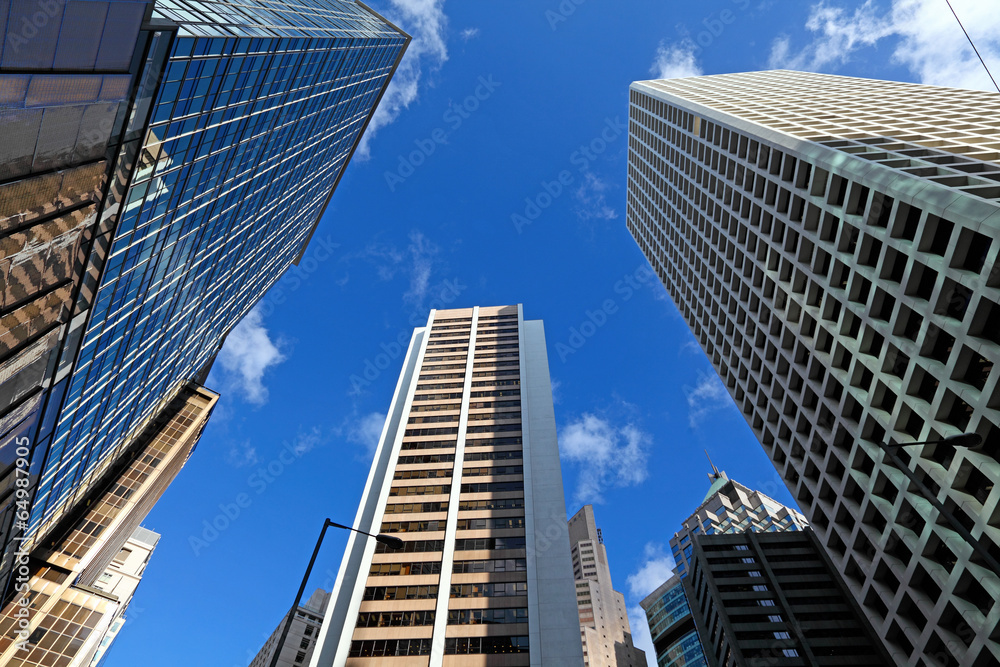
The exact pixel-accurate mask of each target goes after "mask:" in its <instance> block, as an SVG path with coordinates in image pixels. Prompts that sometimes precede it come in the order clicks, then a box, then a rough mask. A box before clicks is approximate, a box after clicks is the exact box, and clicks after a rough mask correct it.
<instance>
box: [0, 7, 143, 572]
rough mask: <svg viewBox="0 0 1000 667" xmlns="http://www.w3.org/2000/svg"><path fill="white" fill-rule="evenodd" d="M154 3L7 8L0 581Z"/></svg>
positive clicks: (62, 372)
mask: <svg viewBox="0 0 1000 667" xmlns="http://www.w3.org/2000/svg"><path fill="white" fill-rule="evenodd" d="M151 6H152V2H133V1H122V0H111V1H110V2H107V3H104V2H99V3H95V2H80V1H76V0H72V1H70V2H53V3H45V6H44V7H42V6H41V5H40V4H38V3H31V2H23V3H21V2H19V3H13V4H11V3H5V4H4V6H3V11H2V12H0V589H2V587H3V583H4V582H5V581H6V579H7V574H9V572H10V566H11V562H12V550H13V548H14V547H15V545H14V544H13V542H12V541H10V539H9V536H10V535H11V533H12V527H13V524H14V522H15V519H16V516H15V515H16V513H17V511H18V506H17V503H16V500H17V498H16V495H15V492H16V489H17V488H18V487H17V486H16V485H15V483H16V481H17V479H18V477H26V478H28V479H30V480H31V482H32V483H34V482H36V481H37V479H38V472H39V469H40V467H41V462H40V461H38V462H36V463H35V465H33V466H31V467H30V468H25V467H23V466H22V467H20V468H19V467H18V466H17V465H16V462H17V459H18V458H23V457H21V456H18V454H17V450H18V448H19V446H29V445H30V443H31V441H32V439H33V438H34V430H35V428H36V427H37V423H38V417H39V414H40V411H41V410H42V408H43V406H44V405H45V404H46V401H47V399H48V397H49V396H50V390H51V389H52V388H53V387H56V388H57V392H56V393H58V388H65V386H66V384H67V383H68V379H67V378H68V376H69V374H70V372H71V371H72V363H70V362H71V360H69V362H67V360H66V359H65V358H64V357H61V355H60V353H61V350H62V349H63V348H64V347H65V346H66V345H67V344H68V345H70V346H72V344H74V343H78V342H79V337H80V334H81V333H82V328H83V325H84V322H85V316H84V317H81V316H80V308H79V307H77V304H81V305H82V304H85V303H86V301H87V299H88V297H89V296H91V295H92V292H93V289H94V286H95V285H96V281H97V279H98V276H99V272H98V271H97V267H96V266H94V265H93V263H91V262H89V261H88V257H89V255H90V253H91V252H92V250H93V248H94V247H95V240H96V239H98V238H99V237H101V235H102V230H101V229H100V225H99V221H100V216H99V213H100V209H101V202H102V199H103V197H104V193H105V191H106V189H107V187H108V183H109V181H111V180H112V178H113V177H114V175H115V174H116V173H118V168H117V166H116V163H115V160H114V156H115V154H116V153H117V151H118V150H119V148H120V146H121V132H120V130H121V127H122V124H123V123H124V120H125V118H126V117H127V114H128V112H129V103H128V102H129V99H130V97H131V95H132V93H133V91H134V88H135V85H136V76H135V74H136V71H137V67H136V66H135V64H134V62H133V60H134V58H133V55H134V54H135V53H136V52H137V51H141V49H142V45H141V44H140V41H141V40H140V28H141V23H142V20H143V16H144V15H145V13H146V12H147V10H149V9H150V7H151ZM41 10H44V11H41ZM43 19H44V20H43ZM64 26H65V28H66V29H65V30H63V29H62V28H63V27H64ZM25 443H28V444H27V445H25Z"/></svg>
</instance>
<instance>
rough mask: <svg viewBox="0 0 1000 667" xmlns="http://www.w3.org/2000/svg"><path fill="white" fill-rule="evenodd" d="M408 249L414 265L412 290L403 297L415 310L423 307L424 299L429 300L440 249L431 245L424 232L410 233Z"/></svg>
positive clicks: (411, 272) (412, 265) (412, 266)
mask: <svg viewBox="0 0 1000 667" xmlns="http://www.w3.org/2000/svg"><path fill="white" fill-rule="evenodd" d="M406 249H407V251H408V253H409V255H410V260H411V261H412V264H411V271H410V289H409V290H407V292H406V293H405V294H404V295H403V300H404V301H407V302H408V303H410V304H411V305H412V306H414V307H415V308H419V307H421V306H422V305H423V303H424V299H425V298H427V288H428V287H429V286H430V281H431V270H432V269H433V263H434V256H435V255H437V254H438V251H439V248H438V247H437V246H436V245H434V244H433V243H431V242H430V241H429V240H428V239H427V237H426V236H424V234H423V232H418V231H413V232H410V245H409V246H407V248H406Z"/></svg>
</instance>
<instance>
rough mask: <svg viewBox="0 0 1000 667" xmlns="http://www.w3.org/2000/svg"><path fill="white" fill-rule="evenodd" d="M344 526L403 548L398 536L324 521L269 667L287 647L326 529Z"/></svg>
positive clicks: (386, 543)
mask: <svg viewBox="0 0 1000 667" xmlns="http://www.w3.org/2000/svg"><path fill="white" fill-rule="evenodd" d="M331 526H332V527H333V528H343V529H344V530H352V531H354V532H355V533H361V534H362V535H367V536H368V537H374V538H375V540H376V541H378V542H380V543H381V544H384V545H386V546H387V547H389V548H390V549H396V550H398V549H402V548H403V540H401V539H399V538H398V537H393V536H392V535H382V534H378V535H372V534H371V533H366V532H365V531H363V530H358V529H357V528H352V527H351V526H345V525H344V524H342V523H336V522H334V521H330V519H327V520H326V521H324V522H323V530H321V531H319V539H318V540H316V547H315V548H314V549H313V553H312V558H310V559H309V565H308V567H306V573H305V575H303V577H302V583H301V584H300V585H299V592H298V593H296V594H295V602H293V603H292V608H291V609H289V610H288V618H287V619H285V627H284V628H282V629H281V637H279V638H278V644H277V645H276V646H275V647H274V655H273V656H271V662H270V663H268V664H269V667H275V665H277V664H278V656H279V655H280V654H281V649H283V648H284V647H285V639H286V638H287V637H288V631H289V630H290V629H291V627H292V621H293V620H294V618H295V610H296V609H298V608H299V602H301V601H302V593H304V592H305V590H306V584H307V583H308V582H309V575H310V574H311V573H312V569H313V565H314V564H315V563H316V556H317V555H319V548H320V546H322V544H323V538H324V537H326V529H327V528H330V527H331Z"/></svg>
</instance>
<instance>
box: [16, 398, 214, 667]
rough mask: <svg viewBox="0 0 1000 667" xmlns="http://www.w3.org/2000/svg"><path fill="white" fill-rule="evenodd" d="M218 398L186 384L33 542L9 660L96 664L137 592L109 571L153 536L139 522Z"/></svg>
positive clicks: (25, 557) (20, 578) (19, 583)
mask: <svg viewBox="0 0 1000 667" xmlns="http://www.w3.org/2000/svg"><path fill="white" fill-rule="evenodd" d="M217 400H218V395H217V394H215V393H213V392H210V391H208V390H207V389H204V388H203V387H200V386H198V385H196V384H193V383H187V384H185V385H184V386H183V387H181V388H180V390H179V391H178V392H177V393H176V394H175V396H174V398H173V400H171V401H169V402H168V403H167V404H166V405H165V406H164V407H163V408H162V409H161V410H160V412H159V413H158V414H157V417H156V418H155V419H153V420H151V421H150V423H149V424H148V425H147V427H146V428H145V429H143V430H142V432H141V433H139V434H137V436H136V437H135V438H134V439H133V442H132V443H131V444H130V446H129V447H128V448H127V449H126V450H125V452H124V454H123V456H122V457H121V458H120V459H118V460H117V461H115V462H114V463H112V464H109V465H108V467H107V468H106V469H105V470H104V471H103V474H102V475H101V477H100V479H99V480H97V481H95V482H94V483H93V484H91V485H89V488H90V491H89V492H88V493H87V494H85V495H84V496H82V497H80V498H79V499H78V500H77V502H76V503H75V505H74V507H73V509H72V510H70V511H69V512H67V513H66V514H65V515H63V516H62V518H61V520H60V521H58V522H56V523H55V524H53V525H47V524H46V525H45V526H44V528H45V531H44V533H39V534H40V535H42V536H43V538H42V539H40V540H39V541H37V542H34V543H33V546H31V547H28V546H25V548H24V550H23V551H22V552H21V553H20V554H19V555H18V558H17V560H16V561H15V565H16V566H15V569H14V582H15V590H16V591H17V593H18V594H17V595H15V597H14V598H13V600H12V601H11V602H10V603H8V604H7V605H6V606H5V607H4V608H3V610H2V611H0V665H5V666H10V667H22V666H23V667H29V666H34V665H40V666H41V665H65V666H67V667H76V666H77V665H80V666H84V665H89V664H90V661H91V658H92V657H93V656H94V654H95V652H96V651H97V650H99V648H100V643H101V641H102V639H103V637H104V635H105V632H106V631H108V630H109V629H110V628H111V623H112V621H113V620H115V619H116V618H118V617H119V616H120V615H121V613H122V611H124V608H125V607H126V606H127V604H128V601H129V599H128V597H130V596H131V593H132V591H131V590H129V589H128V587H127V586H123V587H121V588H117V589H116V588H115V587H110V588H109V586H111V585H113V584H114V583H115V582H114V577H111V578H107V577H106V576H105V575H107V574H108V572H109V571H110V572H112V573H114V571H115V570H121V569H122V566H125V565H126V563H127V562H128V560H129V557H130V556H131V554H130V553H128V552H130V551H131V550H130V549H129V548H128V547H127V544H128V541H129V539H134V538H135V537H136V535H137V534H138V535H140V536H141V535H143V534H142V533H137V530H136V529H138V528H139V523H140V522H141V521H142V520H143V519H144V518H145V517H146V515H147V514H148V513H149V510H150V509H152V507H153V505H154V504H155V503H156V501H157V500H158V499H159V498H160V496H161V495H162V494H163V492H164V491H165V490H166V488H167V486H169V484H170V482H172V481H173V479H174V477H176V475H177V473H178V472H179V471H180V469H181V468H182V467H183V465H184V464H185V463H186V462H187V459H188V457H189V456H190V454H191V451H192V450H193V449H194V446H195V445H196V444H197V442H198V438H199V437H200V436H201V432H202V429H203V428H204V426H205V424H206V423H207V421H208V418H209V416H210V415H211V412H212V408H213V407H214V406H215V403H216V401H217ZM140 530H141V529H140ZM146 532H147V533H148V532H149V531H146ZM147 541H148V537H147ZM25 544H27V543H25ZM133 562H134V561H133ZM132 590H134V589H132ZM126 596H128V597H126Z"/></svg>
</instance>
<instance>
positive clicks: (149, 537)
mask: <svg viewBox="0 0 1000 667" xmlns="http://www.w3.org/2000/svg"><path fill="white" fill-rule="evenodd" d="M159 541H160V535H159V533H155V532H153V531H151V530H149V529H147V528H143V527H142V526H139V527H138V528H136V529H135V531H134V532H133V533H132V535H131V536H130V537H129V538H128V539H127V540H125V544H124V545H123V546H122V548H121V551H119V552H118V555H117V556H115V558H114V560H112V561H111V564H110V565H108V569H106V570H105V571H104V574H102V575H101V576H100V577H98V579H97V581H95V582H94V588H96V589H97V590H100V591H104V592H105V593H107V594H108V595H110V596H114V597H116V598H117V599H118V606H117V608H116V609H115V612H114V614H113V615H112V617H111V620H110V622H108V623H107V630H106V631H105V632H104V636H103V637H101V638H100V640H99V641H98V642H97V645H96V646H94V647H93V649H92V650H91V651H90V652H88V654H85V655H84V656H82V657H81V659H78V660H74V662H73V663H71V664H73V665H76V664H79V665H80V667H88V665H89V667H97V665H98V664H100V662H101V660H103V659H104V656H105V655H106V654H107V652H108V650H110V649H111V645H112V644H113V643H114V641H115V639H117V638H118V633H119V632H121V629H122V627H123V626H124V625H125V622H126V621H127V620H128V619H126V618H125V612H126V611H127V610H128V607H129V604H130V603H131V602H132V596H133V595H135V591H136V589H137V588H138V587H139V582H140V581H142V575H143V573H145V571H146V566H147V565H149V559H150V558H151V557H152V555H153V550H154V549H156V544H157V542H159ZM103 625H104V623H102V626H103ZM87 655H90V658H91V659H90V660H89V662H88V661H87V660H86V656H87Z"/></svg>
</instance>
